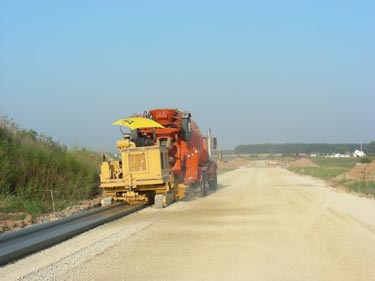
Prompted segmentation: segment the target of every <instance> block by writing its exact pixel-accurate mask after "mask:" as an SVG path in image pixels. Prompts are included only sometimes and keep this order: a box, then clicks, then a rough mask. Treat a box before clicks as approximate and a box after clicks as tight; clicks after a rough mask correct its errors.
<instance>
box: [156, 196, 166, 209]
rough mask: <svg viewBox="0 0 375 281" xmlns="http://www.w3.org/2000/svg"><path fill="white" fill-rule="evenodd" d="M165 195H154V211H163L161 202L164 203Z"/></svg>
mask: <svg viewBox="0 0 375 281" xmlns="http://www.w3.org/2000/svg"><path fill="white" fill-rule="evenodd" d="M163 197H165V195H164V194H157V195H155V200H154V201H155V209H163V207H164V204H163V201H164V198H163Z"/></svg>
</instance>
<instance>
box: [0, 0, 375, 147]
mask: <svg viewBox="0 0 375 281" xmlns="http://www.w3.org/2000/svg"><path fill="white" fill-rule="evenodd" d="M160 107H162V108H163V107H173V108H179V109H187V110H190V111H191V113H192V116H193V118H194V119H195V120H196V121H197V122H198V124H199V125H200V127H201V129H202V130H207V129H208V128H209V127H211V128H212V129H213V132H214V134H215V135H216V136H217V137H218V139H219V143H220V146H221V148H223V149H230V148H234V147H235V146H236V145H239V144H250V143H264V142H270V143H285V142H305V143H310V142H328V143H335V142H360V138H361V136H362V137H363V141H364V142H369V141H372V140H375V125H374V120H375V1H355V0H353V1H339V0H337V1H334V0H333V1H323V0H321V1H319V0H314V1H313V0H311V1H303V0H301V1H297V0H296V1H276V0H275V1H260V0H259V1H172V0H170V1H151V0H150V1H26V0H25V1H17V0H9V1H6V0H2V1H0V114H3V115H7V116H8V117H10V118H12V119H14V121H16V122H17V123H18V124H20V125H21V126H22V127H24V128H27V129H34V130H36V131H38V132H40V133H43V134H46V135H49V136H52V137H53V138H54V139H55V140H59V141H60V142H61V143H63V144H67V145H69V146H70V145H73V144H78V145H83V146H88V147H91V148H95V149H98V150H114V149H115V145H114V142H115V140H116V139H117V138H119V137H120V134H119V130H118V127H116V126H112V125H111V123H112V122H113V121H115V120H117V119H119V118H122V117H125V116H128V115H130V114H132V113H135V112H143V111H144V110H147V109H152V108H160Z"/></svg>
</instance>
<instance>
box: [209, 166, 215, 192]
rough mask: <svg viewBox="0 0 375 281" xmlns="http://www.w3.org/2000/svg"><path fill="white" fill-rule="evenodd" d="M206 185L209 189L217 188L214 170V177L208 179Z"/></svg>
mask: <svg viewBox="0 0 375 281" xmlns="http://www.w3.org/2000/svg"><path fill="white" fill-rule="evenodd" d="M208 186H209V187H210V190H216V189H217V173H216V171H215V172H214V177H213V178H212V179H209V180H208Z"/></svg>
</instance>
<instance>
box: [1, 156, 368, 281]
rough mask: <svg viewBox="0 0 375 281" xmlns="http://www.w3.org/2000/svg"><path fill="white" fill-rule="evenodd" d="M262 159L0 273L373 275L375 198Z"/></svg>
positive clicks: (85, 276)
mask: <svg viewBox="0 0 375 281" xmlns="http://www.w3.org/2000/svg"><path fill="white" fill-rule="evenodd" d="M261 164H262V163H261V162H258V165H255V166H254V167H250V168H241V169H238V170H235V171H232V172H229V173H226V174H223V175H221V176H220V177H219V182H220V183H221V187H220V189H219V190H217V191H216V192H212V193H210V194H209V195H208V196H207V197H205V198H190V199H187V200H184V201H181V202H178V203H176V204H173V205H171V206H169V207H168V208H166V209H163V210H155V209H154V208H152V207H151V208H148V209H145V210H142V211H140V212H138V213H137V214H133V215H130V216H128V217H125V218H122V219H120V220H117V221H115V222H112V223H109V224H106V225H104V226H101V227H98V228H97V229H94V230H92V231H89V232H87V233H84V234H82V235H80V236H78V237H76V238H74V239H71V240H69V241H66V242H64V243H62V244H60V245H57V246H55V247H52V248H50V249H47V250H45V251H42V252H40V253H37V254H35V255H32V256H30V257H28V258H25V259H23V260H20V261H18V262H16V263H14V264H11V265H8V266H5V267H3V268H0V279H1V280H15V279H17V278H21V280H90V281H91V280H142V281H144V280H205V281H209V280H215V281H217V280H231V281H234V280H298V281H300V280H303V281H306V280H314V281H316V280H375V201H374V200H371V199H367V198H361V197H358V196H356V195H351V194H346V193H343V192H340V191H337V190H335V189H333V188H330V187H327V186H326V185H325V184H324V183H323V182H322V181H320V180H317V179H313V178H310V177H302V176H298V175H295V174H292V173H291V172H288V171H286V170H283V169H281V168H267V167H261V166H262V165H261ZM257 166H259V167H257Z"/></svg>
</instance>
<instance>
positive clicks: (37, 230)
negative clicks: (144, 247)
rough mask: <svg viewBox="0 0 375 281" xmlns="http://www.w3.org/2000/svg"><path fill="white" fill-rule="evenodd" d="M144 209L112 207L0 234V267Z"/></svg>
mask: <svg viewBox="0 0 375 281" xmlns="http://www.w3.org/2000/svg"><path fill="white" fill-rule="evenodd" d="M146 206H147V204H142V205H133V206H129V205H124V204H115V205H110V206H106V207H101V208H97V209H93V210H89V211H85V212H82V213H79V214H75V215H72V216H70V217H67V218H63V219H59V220H56V221H53V222H48V223H43V224H40V225H36V226H32V227H29V228H25V229H22V230H18V231H15V232H12V233H6V234H3V235H0V265H4V264H7V263H9V262H11V261H14V260H16V259H19V258H22V257H24V256H26V255H29V254H32V253H34V252H37V251H40V250H42V249H45V248H47V247H50V246H52V245H55V244H57V243H60V242H62V241H64V240H66V239H69V238H71V237H74V236H76V235H78V234H80V233H82V232H85V231H87V230H89V229H92V228H94V227H96V226H98V225H101V224H104V223H106V222H109V221H112V220H115V219H118V218H120V217H122V216H125V215H128V214H131V213H134V212H136V211H138V210H141V209H143V208H145V207H146Z"/></svg>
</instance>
